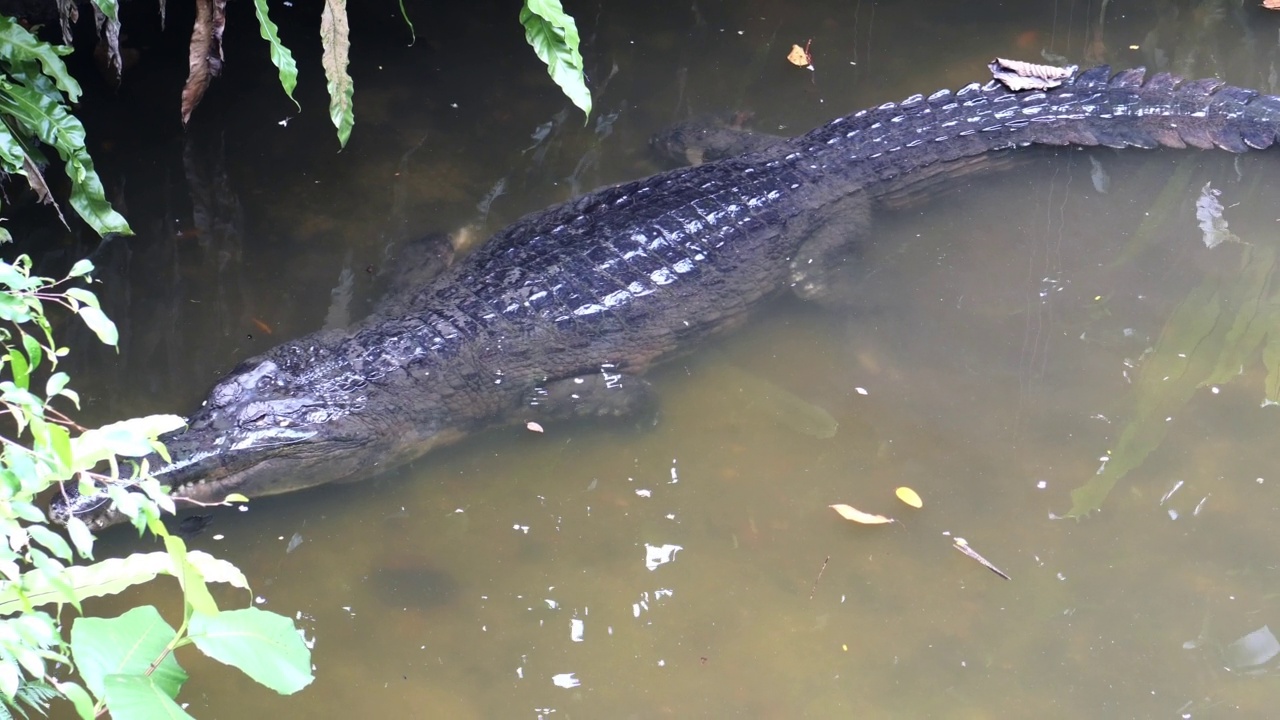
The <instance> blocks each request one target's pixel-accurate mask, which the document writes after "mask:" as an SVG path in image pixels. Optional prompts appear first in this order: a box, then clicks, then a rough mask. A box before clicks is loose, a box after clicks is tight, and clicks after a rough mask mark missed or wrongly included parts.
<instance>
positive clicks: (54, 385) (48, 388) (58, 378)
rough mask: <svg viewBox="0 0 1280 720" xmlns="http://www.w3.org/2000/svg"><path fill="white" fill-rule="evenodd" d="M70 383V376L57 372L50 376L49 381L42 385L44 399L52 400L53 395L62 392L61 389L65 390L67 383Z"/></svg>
mask: <svg viewBox="0 0 1280 720" xmlns="http://www.w3.org/2000/svg"><path fill="white" fill-rule="evenodd" d="M70 381H71V376H70V375H68V374H66V373H64V372H62V371H58V372H56V373H54V374H52V375H50V376H49V379H48V380H46V381H45V383H44V396H45V397H46V398H52V397H53V396H54V395H57V394H58V393H60V392H62V389H63V388H65V387H66V386H67V383H68V382H70Z"/></svg>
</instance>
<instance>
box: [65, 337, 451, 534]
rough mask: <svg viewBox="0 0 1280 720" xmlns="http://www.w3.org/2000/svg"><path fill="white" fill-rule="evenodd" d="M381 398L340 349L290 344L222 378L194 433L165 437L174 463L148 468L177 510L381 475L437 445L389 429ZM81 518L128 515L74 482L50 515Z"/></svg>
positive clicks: (108, 521) (92, 520)
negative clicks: (369, 408) (371, 408)
mask: <svg viewBox="0 0 1280 720" xmlns="http://www.w3.org/2000/svg"><path fill="white" fill-rule="evenodd" d="M377 392H378V390H377V388H376V387H375V386H373V385H371V384H370V383H369V382H368V381H366V380H365V379H364V378H363V377H362V376H361V375H360V374H358V373H356V372H353V371H352V370H351V367H350V363H349V362H346V361H345V360H344V359H343V353H341V352H334V351H333V350H330V349H328V348H326V347H325V346H324V345H320V344H311V345H310V346H308V344H306V343H300V344H290V345H286V346H281V347H279V348H277V349H275V350H273V351H271V352H269V353H268V354H267V355H264V356H259V357H257V358H252V359H250V360H246V361H245V362H243V363H241V364H240V365H239V366H238V367H237V368H236V369H235V370H233V371H232V372H231V373H230V374H229V375H228V376H226V377H225V378H223V379H222V380H221V381H219V382H218V384H217V385H215V386H214V388H213V389H212V391H210V393H209V396H208V398H207V399H206V400H205V401H204V403H203V404H202V405H201V407H200V409H199V410H198V411H197V412H196V413H195V414H194V415H193V416H192V417H191V418H190V420H189V424H188V426H187V428H186V429H185V430H182V431H178V432H175V433H171V434H169V435H167V436H164V437H162V438H161V440H162V441H163V442H164V443H165V446H166V448H167V449H168V451H169V455H170V461H169V462H166V461H164V460H163V459H161V458H160V457H158V456H150V457H148V458H147V461H148V465H149V467H150V468H151V469H152V474H153V475H154V476H155V477H156V478H158V479H159V480H160V482H161V484H162V485H165V486H167V487H168V489H169V493H170V495H171V496H172V497H174V498H175V499H177V506H178V508H182V507H183V506H184V505H187V506H191V505H194V504H196V503H220V502H223V501H224V500H225V499H226V497H227V496H228V495H229V494H231V493H239V494H242V495H245V496H248V497H261V496H264V495H274V494H278V493H283V492H290V491H293V490H298V489H301V488H304V487H310V486H313V485H319V484H322V483H328V482H335V481H341V480H344V479H347V478H350V477H352V476H355V475H358V474H360V473H362V472H363V473H365V474H372V473H370V472H369V471H370V470H371V469H374V468H375V466H378V467H382V466H386V465H387V464H388V463H389V462H390V461H392V460H393V459H395V458H396V456H397V455H398V454H401V453H403V452H405V449H406V447H407V446H408V445H409V444H411V443H413V442H418V443H419V445H420V446H424V447H429V446H430V442H429V438H427V439H426V440H427V442H421V440H422V439H421V438H420V437H415V438H408V437H405V434H404V433H400V434H397V433H393V432H389V431H388V430H389V429H388V428H387V427H384V426H383V424H382V423H381V422H379V421H377V420H376V419H374V418H373V417H371V415H372V414H371V413H366V412H365V410H366V405H367V404H368V402H369V398H370V395H371V394H374V393H377ZM380 402H384V403H385V402H386V398H383V399H382V400H381V401H380ZM377 416H378V417H384V418H385V417H387V415H386V414H384V413H378V414H377ZM428 425H429V424H428ZM422 432H430V428H429V427H427V428H423V429H422ZM413 434H414V435H415V436H419V432H414V433H413ZM405 459H407V458H405ZM184 500H185V501H187V502H184ZM72 514H74V515H76V516H77V517H79V518H80V519H81V520H83V521H85V522H86V523H87V524H88V525H89V526H90V527H91V528H93V529H100V528H103V527H106V526H108V525H112V524H115V523H117V522H121V521H122V520H124V519H125V518H124V517H123V516H122V515H121V514H120V513H119V512H118V511H116V510H114V509H113V506H112V503H110V502H109V501H108V500H107V496H106V493H105V492H99V493H95V494H92V495H83V494H80V493H79V492H77V491H76V489H75V487H73V485H72V484H71V483H68V484H67V485H66V486H64V488H63V490H62V492H61V493H60V495H59V496H58V497H57V498H56V499H55V500H54V502H53V505H52V506H51V516H52V517H53V518H54V519H55V520H59V519H61V520H63V521H65V520H66V518H67V517H69V516H70V515H72Z"/></svg>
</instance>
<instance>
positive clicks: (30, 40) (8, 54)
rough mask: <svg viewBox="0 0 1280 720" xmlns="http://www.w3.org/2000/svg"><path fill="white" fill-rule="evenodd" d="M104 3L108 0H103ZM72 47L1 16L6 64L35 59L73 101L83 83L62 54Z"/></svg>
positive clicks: (0, 38)
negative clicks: (69, 69) (59, 44)
mask: <svg viewBox="0 0 1280 720" xmlns="http://www.w3.org/2000/svg"><path fill="white" fill-rule="evenodd" d="M103 1H104V2H105V1H107V0H103ZM70 52H71V48H69V47H68V48H61V47H57V46H54V45H50V44H49V43H47V42H43V41H41V40H38V39H36V37H35V36H34V35H32V34H31V33H30V32H28V31H27V29H26V28H24V27H22V26H21V25H19V24H18V23H17V22H15V21H14V20H13V19H12V18H10V17H8V16H5V15H0V57H3V58H4V61H5V63H6V64H14V63H19V62H25V61H29V60H34V61H36V62H38V63H40V69H41V70H43V71H44V74H45V75H47V76H48V77H50V78H53V80H54V82H56V83H57V85H58V89H59V90H61V91H62V92H64V93H66V94H67V98H68V99H70V100H71V102H78V101H79V100H80V83H78V82H76V80H75V78H73V77H71V74H70V73H68V72H67V66H66V64H65V63H64V62H62V58H61V57H59V55H66V54H68V53H70Z"/></svg>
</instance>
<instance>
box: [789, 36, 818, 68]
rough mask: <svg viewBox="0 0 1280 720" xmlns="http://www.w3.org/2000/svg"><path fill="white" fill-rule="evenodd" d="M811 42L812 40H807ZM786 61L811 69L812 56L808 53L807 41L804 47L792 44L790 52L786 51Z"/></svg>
mask: <svg viewBox="0 0 1280 720" xmlns="http://www.w3.org/2000/svg"><path fill="white" fill-rule="evenodd" d="M809 42H810V43H811V42H813V41H812V40H810V41H809ZM787 62H789V63H791V64H792V65H795V66H796V67H807V68H809V69H810V70H812V69H813V56H812V55H810V54H809V43H805V45H804V47H800V46H799V45H792V46H791V52H789V53H787Z"/></svg>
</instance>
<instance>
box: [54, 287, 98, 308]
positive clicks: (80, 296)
mask: <svg viewBox="0 0 1280 720" xmlns="http://www.w3.org/2000/svg"><path fill="white" fill-rule="evenodd" d="M62 294H63V295H66V296H67V297H69V298H71V299H72V300H75V301H76V302H78V303H80V304H81V305H87V306H89V307H94V308H101V307H102V305H100V304H99V303H98V296H97V295H94V294H93V292H92V291H90V290H85V289H84V288H77V287H73V288H67V289H66V290H64V291H63V292H62ZM77 309H78V308H77Z"/></svg>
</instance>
